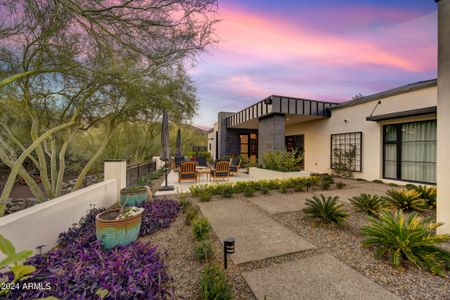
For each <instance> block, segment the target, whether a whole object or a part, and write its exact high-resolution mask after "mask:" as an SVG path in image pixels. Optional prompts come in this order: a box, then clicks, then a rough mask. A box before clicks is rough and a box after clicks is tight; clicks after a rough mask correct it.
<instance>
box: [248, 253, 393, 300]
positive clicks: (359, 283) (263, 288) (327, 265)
mask: <svg viewBox="0 0 450 300" xmlns="http://www.w3.org/2000/svg"><path fill="white" fill-rule="evenodd" d="M243 276H244V279H245V280H246V281H247V283H248V285H249V286H250V288H251V289H252V291H253V293H254V294H255V296H256V297H257V298H258V299H261V300H263V299H267V300H275V299H321V300H322V299H333V300H335V299H364V300H367V299H374V300H378V299H383V300H385V299H400V297H398V296H396V295H394V294H392V293H391V292H389V291H387V290H386V289H384V288H383V287H381V286H380V285H378V284H376V283H375V282H373V281H372V280H370V279H369V278H367V277H365V276H364V275H362V274H360V273H359V272H357V271H355V270H354V269H352V268H350V267H349V266H347V265H346V264H344V263H343V262H341V261H340V260H338V259H336V258H334V257H333V256H331V255H329V254H323V255H317V256H312V257H307V258H304V259H300V260H296V261H290V262H286V263H283V264H280V265H276V266H272V267H268V268H263V269H257V270H254V271H250V272H244V273H243Z"/></svg>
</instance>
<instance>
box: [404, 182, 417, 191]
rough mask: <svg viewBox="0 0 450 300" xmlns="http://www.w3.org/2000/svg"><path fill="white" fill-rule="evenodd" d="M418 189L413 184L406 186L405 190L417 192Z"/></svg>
mask: <svg viewBox="0 0 450 300" xmlns="http://www.w3.org/2000/svg"><path fill="white" fill-rule="evenodd" d="M416 188H417V185H415V184H412V183H408V184H407V185H405V189H407V190H415V189H416Z"/></svg>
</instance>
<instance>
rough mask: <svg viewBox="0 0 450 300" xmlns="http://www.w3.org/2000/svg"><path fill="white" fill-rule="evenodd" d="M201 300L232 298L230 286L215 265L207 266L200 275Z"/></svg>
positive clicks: (228, 299)
mask: <svg viewBox="0 0 450 300" xmlns="http://www.w3.org/2000/svg"><path fill="white" fill-rule="evenodd" d="M200 297H201V299H202V300H230V299H232V298H233V294H232V290H231V284H230V283H229V281H228V279H227V277H226V274H225V272H224V271H222V270H221V269H220V267H219V266H218V265H217V264H214V263H211V264H208V265H207V266H206V267H205V268H204V269H203V271H202V274H201V275H200Z"/></svg>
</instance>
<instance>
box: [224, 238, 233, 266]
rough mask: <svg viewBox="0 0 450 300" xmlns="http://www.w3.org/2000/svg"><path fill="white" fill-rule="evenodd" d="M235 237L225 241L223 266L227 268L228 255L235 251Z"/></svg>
mask: <svg viewBox="0 0 450 300" xmlns="http://www.w3.org/2000/svg"><path fill="white" fill-rule="evenodd" d="M234 244H235V241H234V238H228V239H226V240H224V241H223V266H224V269H225V270H226V269H227V268H228V257H227V254H233V253H234Z"/></svg>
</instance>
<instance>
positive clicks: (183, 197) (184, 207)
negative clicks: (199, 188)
mask: <svg viewBox="0 0 450 300" xmlns="http://www.w3.org/2000/svg"><path fill="white" fill-rule="evenodd" d="M191 206H192V202H191V200H189V199H187V197H186V194H181V195H180V208H181V211H182V212H184V213H185V212H186V211H187V209H188V208H189V207H191Z"/></svg>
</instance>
